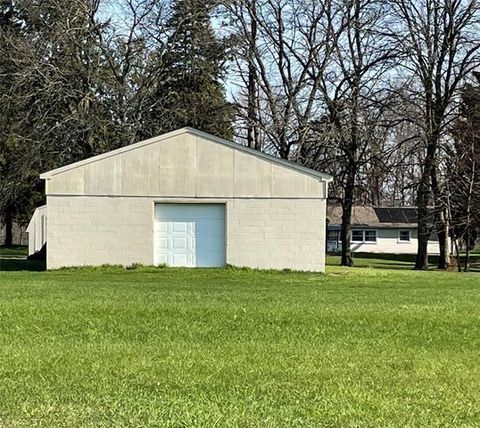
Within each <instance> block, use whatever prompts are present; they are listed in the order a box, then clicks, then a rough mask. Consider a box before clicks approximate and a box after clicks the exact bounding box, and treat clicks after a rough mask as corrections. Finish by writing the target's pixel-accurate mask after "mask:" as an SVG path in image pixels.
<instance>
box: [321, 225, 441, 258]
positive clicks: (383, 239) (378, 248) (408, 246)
mask: <svg viewBox="0 0 480 428" xmlns="http://www.w3.org/2000/svg"><path fill="white" fill-rule="evenodd" d="M330 229H333V228H330V227H329V230H330ZM353 229H355V230H376V231H377V242H364V243H358V242H352V243H351V248H352V251H353V252H357V253H387V254H416V252H417V247H418V239H417V229H416V228H412V229H405V228H401V229H396V228H395V229H394V228H392V229H387V228H378V229H374V228H364V229H361V228H358V227H354V228H353ZM400 230H410V241H409V242H402V241H400V240H399V232H400ZM339 249H340V248H339ZM428 253H429V254H431V255H437V254H438V253H439V248H438V241H437V240H436V237H435V236H434V239H431V240H430V241H428Z"/></svg>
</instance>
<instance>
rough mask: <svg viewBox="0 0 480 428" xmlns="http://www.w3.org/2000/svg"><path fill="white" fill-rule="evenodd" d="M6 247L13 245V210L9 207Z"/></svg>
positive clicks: (6, 224)
mask: <svg viewBox="0 0 480 428" xmlns="http://www.w3.org/2000/svg"><path fill="white" fill-rule="evenodd" d="M4 214H5V245H6V246H7V247H9V246H12V245H13V208H12V207H11V206H10V205H8V206H7V207H6V208H5V213H4Z"/></svg>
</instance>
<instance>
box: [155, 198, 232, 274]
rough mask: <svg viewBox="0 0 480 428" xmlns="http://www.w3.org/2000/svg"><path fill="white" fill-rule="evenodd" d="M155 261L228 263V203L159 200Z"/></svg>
mask: <svg viewBox="0 0 480 428" xmlns="http://www.w3.org/2000/svg"><path fill="white" fill-rule="evenodd" d="M154 246H155V250H154V251H155V254H154V262H155V264H157V265H158V264H166V265H169V266H188V267H214V266H223V265H224V264H225V205H223V204H156V205H155V228H154Z"/></svg>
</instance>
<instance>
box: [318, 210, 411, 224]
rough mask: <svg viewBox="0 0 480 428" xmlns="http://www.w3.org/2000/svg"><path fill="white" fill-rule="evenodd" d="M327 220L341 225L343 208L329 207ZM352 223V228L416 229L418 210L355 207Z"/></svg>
mask: <svg viewBox="0 0 480 428" xmlns="http://www.w3.org/2000/svg"><path fill="white" fill-rule="evenodd" d="M327 218H328V219H329V224H330V225H341V224H342V207H341V206H340V205H328V206H327ZM351 222H352V226H364V227H378V228H382V227H383V228H389V227H405V228H414V227H417V208H416V207H374V206H362V205H354V206H353V207H352V220H351Z"/></svg>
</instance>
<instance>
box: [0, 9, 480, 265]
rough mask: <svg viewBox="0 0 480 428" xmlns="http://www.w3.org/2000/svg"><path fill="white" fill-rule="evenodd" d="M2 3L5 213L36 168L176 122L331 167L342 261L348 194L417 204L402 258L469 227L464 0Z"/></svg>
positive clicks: (479, 178) (28, 191)
mask: <svg viewBox="0 0 480 428" xmlns="http://www.w3.org/2000/svg"><path fill="white" fill-rule="evenodd" d="M0 13H1V16H0V25H1V30H0V77H1V80H0V144H1V151H0V180H1V181H0V188H1V192H0V208H1V211H2V215H3V218H4V219H5V220H6V221H7V222H9V223H11V221H12V219H13V218H15V219H17V220H18V221H25V219H27V218H28V217H29V216H30V214H31V213H32V210H33V207H34V206H35V205H38V204H39V203H40V202H41V200H42V198H43V193H42V185H41V183H40V182H39V179H38V174H39V172H40V171H45V170H48V169H52V168H54V167H57V166H60V165H64V164H67V163H70V162H74V161H77V160H80V159H84V158H86V157H89V156H92V155H95V154H98V153H101V152H104V151H107V150H111V149H114V148H118V147H121V146H124V145H127V144H131V143H132V142H134V141H138V140H140V139H145V138H148V137H152V136H154V135H158V134H161V133H163V132H167V131H170V130H173V129H176V128H179V127H182V126H192V127H195V128H199V129H201V130H204V131H206V132H210V133H213V134H215V135H218V136H221V137H225V138H231V139H234V140H236V141H238V142H239V143H242V144H246V145H248V146H250V147H252V148H254V149H257V150H262V151H265V152H268V153H271V154H274V155H276V156H280V157H282V158H284V159H289V160H291V161H293V162H298V163H301V164H303V165H305V166H308V167H310V168H313V169H316V170H321V171H325V172H328V173H330V174H332V175H333V176H334V177H335V179H334V183H333V185H332V188H331V192H330V195H331V197H333V198H335V199H336V200H337V201H338V203H340V204H341V206H342V208H343V217H342V229H341V238H342V242H343V243H344V245H342V258H341V262H342V264H343V265H351V264H352V257H351V251H350V245H349V243H350V235H351V225H350V221H351V212H352V207H353V205H354V204H357V203H363V204H373V205H390V206H392V205H415V206H417V211H418V240H419V248H418V254H417V259H416V263H415V267H416V268H417V269H425V268H427V267H428V254H427V243H428V238H429V236H430V235H431V234H432V233H437V234H438V237H439V249H440V258H439V266H438V267H439V268H447V267H448V266H449V265H450V264H451V263H452V260H450V257H449V254H448V251H447V248H446V242H447V238H448V237H452V238H453V242H454V244H455V245H454V247H455V253H456V254H458V253H459V251H460V247H465V248H466V249H467V252H468V251H469V249H471V248H472V247H473V246H474V243H475V242H476V240H477V236H478V233H479V230H480V201H479V199H478V198H479V196H478V195H479V194H480V193H479V191H480V167H479V165H478V164H479V161H480V142H479V139H480V130H479V129H480V111H479V110H480V107H479V105H480V74H478V72H479V67H480V4H479V2H478V0H419V1H417V0H209V1H205V0H118V1H116V2H107V1H106V0H75V1H69V0H2V3H1V11H0ZM227 94H228V96H227ZM458 260H459V259H458ZM467 260H468V258H467ZM457 264H458V266H459V268H460V264H459V263H457ZM464 269H465V270H467V269H468V261H467V262H466V265H465V266H464Z"/></svg>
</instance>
